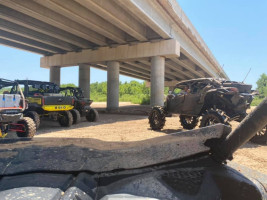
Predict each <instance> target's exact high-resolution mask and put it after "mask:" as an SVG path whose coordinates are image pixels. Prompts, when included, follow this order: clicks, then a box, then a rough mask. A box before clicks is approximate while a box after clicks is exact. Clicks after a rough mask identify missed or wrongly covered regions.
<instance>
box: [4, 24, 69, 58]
mask: <svg viewBox="0 0 267 200" xmlns="http://www.w3.org/2000/svg"><path fill="white" fill-rule="evenodd" d="M0 38H2V39H7V40H9V41H13V42H17V43H19V44H23V45H26V46H30V47H33V48H37V49H41V50H44V51H48V52H50V53H57V52H60V53H64V52H65V51H64V50H63V49H59V48H56V47H53V46H51V45H47V44H44V43H42V42H38V41H35V40H32V39H28V38H25V37H22V36H19V35H16V34H13V33H9V32H7V31H3V30H1V29H0Z"/></svg>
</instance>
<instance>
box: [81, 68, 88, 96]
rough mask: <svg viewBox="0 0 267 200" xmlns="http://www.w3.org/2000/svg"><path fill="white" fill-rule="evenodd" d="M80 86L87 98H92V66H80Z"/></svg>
mask: <svg viewBox="0 0 267 200" xmlns="http://www.w3.org/2000/svg"><path fill="white" fill-rule="evenodd" d="M79 87H80V88H81V89H82V90H83V95H84V97H85V98H88V99H90V66H86V65H80V66H79Z"/></svg>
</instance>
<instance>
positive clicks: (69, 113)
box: [16, 80, 79, 128]
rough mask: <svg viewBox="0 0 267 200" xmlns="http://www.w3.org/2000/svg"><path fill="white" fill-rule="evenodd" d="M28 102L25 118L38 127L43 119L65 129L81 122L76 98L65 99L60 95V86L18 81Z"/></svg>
mask: <svg viewBox="0 0 267 200" xmlns="http://www.w3.org/2000/svg"><path fill="white" fill-rule="evenodd" d="M16 82H17V83H18V84H19V86H20V87H21V88H23V89H24V95H25V98H26V100H27V102H28V108H27V109H25V111H24V112H23V113H24V116H26V117H30V118H32V119H33V120H34V122H35V124H36V127H37V128H38V127H39V126H40V119H41V118H49V119H52V120H55V121H58V122H59V124H60V125H61V126H63V127H70V126H71V125H72V124H75V123H78V122H79V116H77V115H76V113H77V110H75V109H73V108H74V98H73V97H65V96H63V95H62V94H60V93H59V86H57V85H56V84H54V83H51V82H43V81H34V80H16Z"/></svg>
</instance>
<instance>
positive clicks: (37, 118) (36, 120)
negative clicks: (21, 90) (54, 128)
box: [25, 111, 40, 129]
mask: <svg viewBox="0 0 267 200" xmlns="http://www.w3.org/2000/svg"><path fill="white" fill-rule="evenodd" d="M25 117H29V118H31V119H32V120H33V121H34V123H35V125H36V129H38V128H39V126H40V116H39V115H38V113H37V112H35V111H29V112H27V113H26V114H25Z"/></svg>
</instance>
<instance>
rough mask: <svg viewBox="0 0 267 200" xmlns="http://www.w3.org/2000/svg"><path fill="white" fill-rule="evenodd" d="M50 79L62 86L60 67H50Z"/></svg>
mask: <svg viewBox="0 0 267 200" xmlns="http://www.w3.org/2000/svg"><path fill="white" fill-rule="evenodd" d="M49 81H50V82H52V83H55V84H57V85H58V86H60V67H58V66H54V67H51V68H50V77H49Z"/></svg>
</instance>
